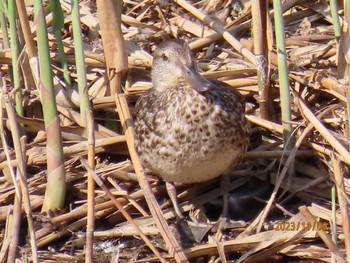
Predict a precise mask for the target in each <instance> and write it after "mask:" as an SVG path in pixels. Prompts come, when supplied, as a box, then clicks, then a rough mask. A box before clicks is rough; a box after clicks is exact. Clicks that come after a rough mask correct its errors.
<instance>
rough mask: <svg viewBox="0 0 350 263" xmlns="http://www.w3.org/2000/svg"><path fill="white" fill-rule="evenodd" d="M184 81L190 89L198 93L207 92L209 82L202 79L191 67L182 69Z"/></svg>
mask: <svg viewBox="0 0 350 263" xmlns="http://www.w3.org/2000/svg"><path fill="white" fill-rule="evenodd" d="M184 71H185V79H186V81H187V82H188V83H189V84H190V85H191V87H192V88H193V89H195V90H197V91H198V92H204V91H207V90H208V89H209V88H210V81H209V80H207V79H206V78H203V77H202V76H201V75H199V73H198V72H197V71H196V70H195V69H194V68H193V67H186V66H185V67H184Z"/></svg>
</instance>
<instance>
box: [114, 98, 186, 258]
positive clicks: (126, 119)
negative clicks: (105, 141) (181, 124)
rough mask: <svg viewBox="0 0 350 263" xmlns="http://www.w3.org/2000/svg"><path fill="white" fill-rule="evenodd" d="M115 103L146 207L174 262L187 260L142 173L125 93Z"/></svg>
mask: <svg viewBox="0 0 350 263" xmlns="http://www.w3.org/2000/svg"><path fill="white" fill-rule="evenodd" d="M116 105H117V110H118V114H119V117H120V121H121V123H122V126H123V129H124V133H125V135H126V138H127V139H126V142H127V144H128V149H129V153H130V157H131V160H132V162H133V165H134V168H135V172H136V174H137V177H138V181H139V184H140V187H141V189H142V190H144V195H145V200H146V202H147V204H148V207H149V209H150V211H151V214H152V216H153V217H154V219H155V221H156V224H157V226H158V227H159V231H160V233H161V235H162V237H163V238H164V241H165V243H166V244H167V246H168V249H169V253H170V254H173V253H174V258H175V260H176V262H187V261H188V260H187V258H186V255H185V254H184V251H183V250H182V248H181V246H180V245H179V243H178V241H177V240H176V239H175V237H174V235H173V234H172V232H171V231H170V229H169V226H168V224H167V222H166V220H165V218H164V216H163V213H162V211H161V210H160V207H159V205H158V203H157V200H156V199H155V197H154V194H153V192H152V190H151V187H150V185H149V182H148V180H147V178H146V177H145V175H144V171H143V168H142V164H141V161H140V159H139V157H138V155H137V153H136V151H135V147H134V142H135V139H134V129H133V124H132V117H131V115H130V111H129V108H128V104H127V102H126V99H125V95H123V94H117V95H116Z"/></svg>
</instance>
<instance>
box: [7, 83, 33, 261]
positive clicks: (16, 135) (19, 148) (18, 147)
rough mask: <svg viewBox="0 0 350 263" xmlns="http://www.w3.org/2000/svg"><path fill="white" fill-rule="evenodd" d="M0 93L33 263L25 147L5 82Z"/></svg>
mask: <svg viewBox="0 0 350 263" xmlns="http://www.w3.org/2000/svg"><path fill="white" fill-rule="evenodd" d="M3 83H4V82H2V84H3ZM1 86H2V85H1ZM1 93H2V95H3V96H4V99H5V108H6V112H7V116H8V119H9V122H10V123H11V127H12V130H11V133H12V138H13V143H14V148H15V155H16V160H17V161H18V167H17V175H16V178H17V179H18V180H19V182H20V185H21V187H20V189H21V193H22V198H23V205H24V211H25V214H26V217H27V222H28V232H29V236H30V245H31V250H32V260H33V262H34V263H36V262H38V252H37V244H36V237H35V231H34V221H33V217H32V209H31V204H30V198H29V189H28V183H27V175H26V167H27V166H26V163H25V161H24V158H25V154H24V150H25V149H24V148H23V145H22V143H21V139H20V132H19V127H18V125H17V121H16V117H15V116H16V114H15V110H14V108H13V105H12V100H11V99H10V96H9V94H8V92H7V88H6V84H5V86H3V87H2V90H1ZM22 198H20V199H19V200H22ZM19 211H21V209H19Z"/></svg>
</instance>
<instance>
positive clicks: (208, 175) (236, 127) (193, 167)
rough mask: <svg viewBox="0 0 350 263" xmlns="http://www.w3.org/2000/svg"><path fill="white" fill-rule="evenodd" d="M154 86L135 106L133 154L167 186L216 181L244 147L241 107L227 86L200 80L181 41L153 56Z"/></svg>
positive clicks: (164, 46)
mask: <svg viewBox="0 0 350 263" xmlns="http://www.w3.org/2000/svg"><path fill="white" fill-rule="evenodd" d="M152 82H153V85H154V87H153V88H151V89H150V90H149V91H147V92H145V93H144V94H143V95H142V96H141V98H140V99H139V101H138V102H137V104H136V111H137V113H136V119H135V133H136V134H135V135H136V144H135V147H136V151H137V153H138V154H139V156H140V158H141V162H142V164H143V166H144V167H145V168H147V169H148V170H149V171H151V172H152V173H154V174H156V175H158V176H160V177H161V178H163V179H164V180H165V181H167V182H179V183H195V182H203V181H207V180H210V179H213V178H215V177H217V176H220V175H221V174H223V173H224V172H226V171H227V170H228V169H229V168H230V167H232V166H234V165H237V164H238V163H239V162H240V161H241V160H242V158H243V156H244V154H245V152H246V149H247V145H248V129H247V125H246V119H245V116H244V103H243V101H242V98H241V96H240V94H239V93H238V92H237V91H236V90H234V89H233V88H231V87H229V86H228V85H226V84H224V83H221V82H217V81H211V80H208V79H206V78H203V77H201V76H200V75H199V73H198V71H197V64H196V62H195V60H194V58H193V56H192V54H191V51H190V49H189V47H188V45H187V43H185V42H184V41H182V40H168V41H166V42H163V43H161V44H160V45H159V46H158V48H157V49H156V51H155V54H154V62H153V67H152Z"/></svg>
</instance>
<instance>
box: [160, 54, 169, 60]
mask: <svg viewBox="0 0 350 263" xmlns="http://www.w3.org/2000/svg"><path fill="white" fill-rule="evenodd" d="M161 57H162V59H163V60H164V61H168V60H169V58H168V56H167V55H165V54H162V56H161Z"/></svg>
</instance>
